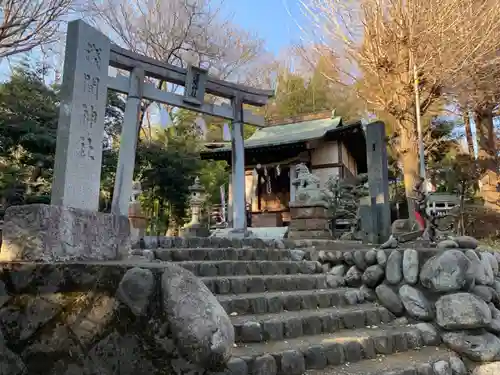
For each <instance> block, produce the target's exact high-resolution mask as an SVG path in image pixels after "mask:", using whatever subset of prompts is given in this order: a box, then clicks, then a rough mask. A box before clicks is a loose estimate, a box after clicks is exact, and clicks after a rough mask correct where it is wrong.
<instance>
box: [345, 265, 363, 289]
mask: <svg viewBox="0 0 500 375" xmlns="http://www.w3.org/2000/svg"><path fill="white" fill-rule="evenodd" d="M362 277H363V273H362V272H361V271H360V270H359V268H358V267H356V266H352V267H351V268H349V269H348V270H347V273H346V274H345V276H344V280H345V283H346V284H347V285H348V286H351V287H359V286H361V278H362Z"/></svg>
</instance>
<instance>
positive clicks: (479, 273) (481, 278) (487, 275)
mask: <svg viewBox="0 0 500 375" xmlns="http://www.w3.org/2000/svg"><path fill="white" fill-rule="evenodd" d="M465 256H466V257H467V258H468V259H469V260H470V261H471V263H472V267H473V274H474V279H475V281H476V284H479V285H493V284H494V282H495V278H494V276H493V269H492V268H491V264H490V262H489V261H488V260H487V259H480V258H479V256H478V255H477V254H476V252H475V251H474V250H467V251H466V252H465Z"/></svg>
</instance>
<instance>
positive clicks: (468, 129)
mask: <svg viewBox="0 0 500 375" xmlns="http://www.w3.org/2000/svg"><path fill="white" fill-rule="evenodd" d="M464 124H465V138H466V140H467V149H468V150H469V155H470V157H471V158H474V140H473V138H472V129H471V127H470V116H469V113H468V112H465V113H464Z"/></svg>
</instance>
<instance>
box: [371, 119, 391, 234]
mask: <svg viewBox="0 0 500 375" xmlns="http://www.w3.org/2000/svg"><path fill="white" fill-rule="evenodd" d="M366 148H367V150H366V151H367V153H366V155H367V160H368V185H369V191H370V201H371V212H372V215H371V216H372V221H373V223H372V233H370V234H369V237H370V242H372V243H374V244H381V243H384V242H385V241H387V239H388V238H389V236H390V234H391V207H390V203H389V170H388V162H387V145H386V141H385V124H384V123H383V122H381V121H377V122H374V123H371V124H368V125H367V126H366Z"/></svg>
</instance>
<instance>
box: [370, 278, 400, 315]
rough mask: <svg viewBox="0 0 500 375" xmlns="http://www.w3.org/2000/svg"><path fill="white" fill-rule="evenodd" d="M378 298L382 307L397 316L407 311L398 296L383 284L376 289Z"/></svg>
mask: <svg viewBox="0 0 500 375" xmlns="http://www.w3.org/2000/svg"><path fill="white" fill-rule="evenodd" d="M375 293H376V295H377V298H378V299H379V301H380V303H381V304H382V306H384V307H385V308H386V309H387V310H389V311H390V312H392V313H393V314H395V315H401V314H402V313H403V312H404V311H405V309H404V306H403V304H402V303H401V300H400V299H399V297H398V295H397V294H396V293H395V292H394V291H393V290H392V289H391V288H389V287H388V286H387V285H385V284H381V285H379V286H378V287H377V288H376V289H375Z"/></svg>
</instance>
